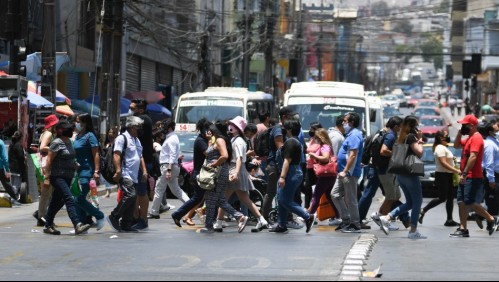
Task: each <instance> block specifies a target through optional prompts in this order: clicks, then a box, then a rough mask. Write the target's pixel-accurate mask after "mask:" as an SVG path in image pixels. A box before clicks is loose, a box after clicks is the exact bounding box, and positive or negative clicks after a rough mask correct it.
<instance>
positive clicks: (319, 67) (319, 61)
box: [317, 0, 324, 81]
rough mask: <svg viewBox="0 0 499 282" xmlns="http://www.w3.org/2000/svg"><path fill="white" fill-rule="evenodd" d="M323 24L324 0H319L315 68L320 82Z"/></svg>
mask: <svg viewBox="0 0 499 282" xmlns="http://www.w3.org/2000/svg"><path fill="white" fill-rule="evenodd" d="M323 24H324V0H321V21H320V25H321V26H320V34H319V42H317V46H318V47H317V68H318V69H319V81H322V33H323V31H324V29H323Z"/></svg>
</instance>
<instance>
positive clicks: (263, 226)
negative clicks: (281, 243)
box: [251, 219, 269, 233]
mask: <svg viewBox="0 0 499 282" xmlns="http://www.w3.org/2000/svg"><path fill="white" fill-rule="evenodd" d="M268 228H269V223H268V222H267V221H266V220H265V219H264V220H260V221H259V222H258V223H257V224H256V226H255V228H253V229H251V232H253V233H256V232H260V231H262V230H263V229H268Z"/></svg>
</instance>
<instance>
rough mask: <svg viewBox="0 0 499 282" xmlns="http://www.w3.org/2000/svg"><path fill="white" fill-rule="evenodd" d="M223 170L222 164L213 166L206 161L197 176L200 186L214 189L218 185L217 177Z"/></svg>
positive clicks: (209, 189) (205, 188) (208, 189)
mask: <svg viewBox="0 0 499 282" xmlns="http://www.w3.org/2000/svg"><path fill="white" fill-rule="evenodd" d="M221 171H222V168H221V167H220V166H218V167H211V166H209V165H208V163H207V162H206V161H205V162H204V164H203V166H202V167H201V171H199V175H198V177H197V183H198V185H199V187H200V188H201V189H204V190H207V191H211V190H213V189H214V188H215V187H216V186H217V179H218V176H220V172H221Z"/></svg>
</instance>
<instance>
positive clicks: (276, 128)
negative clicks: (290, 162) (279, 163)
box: [267, 125, 284, 162]
mask: <svg viewBox="0 0 499 282" xmlns="http://www.w3.org/2000/svg"><path fill="white" fill-rule="evenodd" d="M279 136H283V135H282V129H281V127H280V126H279V125H276V126H274V128H272V130H271V131H270V140H269V142H270V152H269V158H268V159H267V160H268V162H275V161H276V153H277V149H278V148H277V147H276V146H275V138H277V137H279ZM283 139H284V136H283Z"/></svg>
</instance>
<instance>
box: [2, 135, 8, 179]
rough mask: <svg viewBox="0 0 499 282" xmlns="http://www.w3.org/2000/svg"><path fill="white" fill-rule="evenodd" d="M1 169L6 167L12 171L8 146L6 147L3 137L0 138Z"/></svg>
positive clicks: (6, 169)
mask: <svg viewBox="0 0 499 282" xmlns="http://www.w3.org/2000/svg"><path fill="white" fill-rule="evenodd" d="M0 169H4V170H5V171H6V172H7V171H10V169H9V157H8V155H7V148H6V147H5V143H4V142H3V140H1V139H0Z"/></svg>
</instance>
